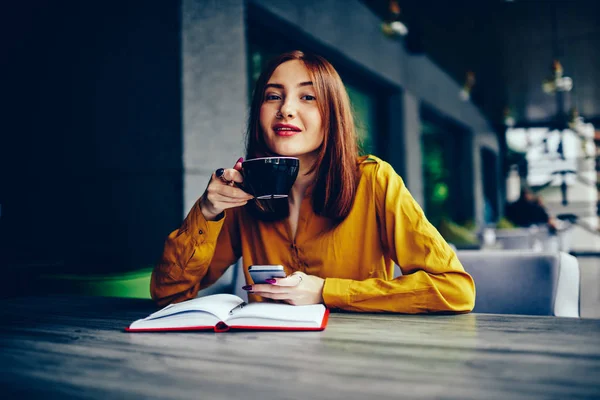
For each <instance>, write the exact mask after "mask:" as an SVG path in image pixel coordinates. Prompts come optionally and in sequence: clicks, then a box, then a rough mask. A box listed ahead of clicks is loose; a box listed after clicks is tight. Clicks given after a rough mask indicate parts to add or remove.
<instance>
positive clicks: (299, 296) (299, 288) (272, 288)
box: [243, 272, 325, 306]
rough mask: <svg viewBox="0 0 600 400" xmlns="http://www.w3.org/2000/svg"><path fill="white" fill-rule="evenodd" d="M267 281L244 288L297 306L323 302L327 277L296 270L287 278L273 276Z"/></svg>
mask: <svg viewBox="0 0 600 400" xmlns="http://www.w3.org/2000/svg"><path fill="white" fill-rule="evenodd" d="M267 282H269V283H264V284H255V285H247V286H244V287H243V289H244V290H248V291H250V292H252V293H254V294H257V295H259V296H262V297H265V298H268V299H273V300H283V301H285V302H286V303H289V304H292V305H295V306H304V305H308V304H322V303H323V285H324V284H325V279H323V278H319V277H318V276H314V275H307V274H305V273H304V272H294V273H293V274H292V275H288V276H287V277H285V278H273V279H269V280H268V281H267Z"/></svg>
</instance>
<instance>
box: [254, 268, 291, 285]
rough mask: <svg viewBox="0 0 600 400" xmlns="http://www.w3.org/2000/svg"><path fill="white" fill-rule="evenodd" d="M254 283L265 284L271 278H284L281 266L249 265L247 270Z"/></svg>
mask: <svg viewBox="0 0 600 400" xmlns="http://www.w3.org/2000/svg"><path fill="white" fill-rule="evenodd" d="M248 272H250V276H251V277H252V280H253V281H254V283H266V282H265V280H267V279H271V278H285V277H286V275H285V271H284V270H283V265H251V266H250V267H249V268H248Z"/></svg>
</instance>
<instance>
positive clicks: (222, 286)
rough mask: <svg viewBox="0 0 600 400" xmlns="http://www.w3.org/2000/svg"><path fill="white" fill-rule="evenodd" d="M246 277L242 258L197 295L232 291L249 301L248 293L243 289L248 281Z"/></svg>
mask: <svg viewBox="0 0 600 400" xmlns="http://www.w3.org/2000/svg"><path fill="white" fill-rule="evenodd" d="M245 282H246V278H245V277H244V265H243V263H242V259H241V258H240V259H239V260H238V261H237V262H236V263H234V264H231V266H230V267H229V268H227V270H226V271H225V273H224V274H223V275H222V276H221V277H220V278H219V279H217V281H216V282H215V283H213V284H212V285H210V286H209V287H207V288H206V289H202V290H200V291H199V292H198V296H197V297H202V296H208V295H211V294H216V293H231V294H235V295H236V296H238V297H241V298H242V299H243V300H244V301H248V293H246V291H245V290H243V289H242V286H244V285H245V284H246V283H245Z"/></svg>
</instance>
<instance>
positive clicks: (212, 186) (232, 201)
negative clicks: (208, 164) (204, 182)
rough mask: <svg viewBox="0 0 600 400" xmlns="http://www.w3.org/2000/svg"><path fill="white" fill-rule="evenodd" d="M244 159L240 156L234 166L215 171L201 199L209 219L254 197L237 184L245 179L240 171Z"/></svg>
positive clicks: (205, 215)
mask: <svg viewBox="0 0 600 400" xmlns="http://www.w3.org/2000/svg"><path fill="white" fill-rule="evenodd" d="M243 161H244V159H243V158H240V159H239V160H237V162H236V163H235V165H234V166H233V168H228V169H223V168H219V169H218V170H216V171H215V172H213V174H212V176H211V178H210V182H209V183H208V187H207V188H206V191H205V192H204V194H203V195H202V197H201V199H200V209H201V210H202V215H204V218H206V220H207V221H214V220H216V219H217V218H218V217H219V215H220V214H221V213H222V212H223V211H225V210H226V209H228V208H233V207H241V206H243V205H245V204H246V203H247V202H248V200H251V199H252V198H253V196H252V195H250V194H248V193H246V192H244V191H243V190H242V189H240V188H239V187H237V186H236V185H235V184H236V183H238V184H239V183H242V182H243V181H244V178H243V176H242V174H241V172H240V171H241V170H242V162H243Z"/></svg>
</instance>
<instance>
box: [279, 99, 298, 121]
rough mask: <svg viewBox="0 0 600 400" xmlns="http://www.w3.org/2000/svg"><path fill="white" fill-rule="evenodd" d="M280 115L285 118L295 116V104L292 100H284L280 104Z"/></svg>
mask: <svg viewBox="0 0 600 400" xmlns="http://www.w3.org/2000/svg"><path fill="white" fill-rule="evenodd" d="M280 112H281V115H283V116H284V117H286V118H294V117H295V116H296V106H295V105H294V103H293V101H291V100H286V101H285V103H283V105H282V106H281V110H280Z"/></svg>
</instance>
